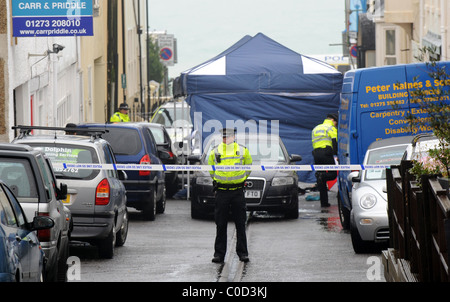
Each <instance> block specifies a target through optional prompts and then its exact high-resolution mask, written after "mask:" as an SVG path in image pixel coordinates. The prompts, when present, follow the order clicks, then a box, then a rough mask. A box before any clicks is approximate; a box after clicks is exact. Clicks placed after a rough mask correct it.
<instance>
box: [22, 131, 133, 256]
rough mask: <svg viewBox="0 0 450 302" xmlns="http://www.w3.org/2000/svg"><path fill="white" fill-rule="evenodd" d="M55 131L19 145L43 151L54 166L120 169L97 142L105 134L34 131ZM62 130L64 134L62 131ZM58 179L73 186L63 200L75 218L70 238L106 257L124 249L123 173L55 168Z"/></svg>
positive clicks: (27, 137)
mask: <svg viewBox="0 0 450 302" xmlns="http://www.w3.org/2000/svg"><path fill="white" fill-rule="evenodd" d="M36 128H37V129H41V130H42V129H44V130H47V129H48V130H49V131H52V132H53V133H52V134H51V135H48V134H46V135H44V134H42V135H28V134H27V133H28V132H27V131H26V130H27V129H29V128H22V134H21V135H20V136H19V137H18V138H17V139H15V140H14V142H15V143H20V144H27V145H29V146H32V147H34V148H39V149H41V150H42V151H43V152H45V154H46V155H47V156H48V157H49V158H50V159H51V161H52V163H53V164H54V165H55V164H63V163H66V164H67V163H78V164H79V163H94V164H116V160H115V156H114V153H113V151H112V148H111V146H110V144H109V143H108V142H107V141H106V140H104V139H101V138H99V137H98V134H99V133H101V132H104V131H105V130H104V129H103V130H98V131H95V130H92V131H89V130H83V131H81V130H80V131H78V133H77V135H66V134H64V133H61V132H60V130H64V129H68V128H53V127H52V128H47V127H34V129H36ZM58 131H59V132H58ZM54 170H55V175H56V178H57V179H59V180H61V181H64V182H65V183H66V184H67V186H68V192H67V193H68V194H67V198H66V199H65V200H63V203H64V205H66V206H67V207H68V208H69V209H70V211H71V213H72V216H73V231H72V234H71V239H74V240H78V241H83V242H89V243H91V244H93V245H96V246H97V247H98V249H99V255H100V257H103V258H112V257H113V256H114V247H115V246H122V245H123V244H124V243H125V240H126V238H127V234H128V212H127V207H126V190H125V186H124V184H123V183H122V181H121V180H123V179H125V178H126V174H125V172H123V171H121V170H107V169H78V168H65V169H64V168H63V167H61V165H60V166H59V167H58V166H57V165H55V168H54Z"/></svg>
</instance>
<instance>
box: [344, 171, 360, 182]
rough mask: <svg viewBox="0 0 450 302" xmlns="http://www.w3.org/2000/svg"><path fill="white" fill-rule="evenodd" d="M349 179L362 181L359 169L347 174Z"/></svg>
mask: <svg viewBox="0 0 450 302" xmlns="http://www.w3.org/2000/svg"><path fill="white" fill-rule="evenodd" d="M347 180H348V181H351V182H361V175H360V174H359V171H353V172H351V173H350V174H349V175H348V176H347Z"/></svg>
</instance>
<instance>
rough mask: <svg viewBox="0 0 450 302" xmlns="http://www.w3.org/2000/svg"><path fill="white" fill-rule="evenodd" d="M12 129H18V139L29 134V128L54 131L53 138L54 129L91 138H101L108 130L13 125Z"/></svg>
mask: <svg viewBox="0 0 450 302" xmlns="http://www.w3.org/2000/svg"><path fill="white" fill-rule="evenodd" d="M12 129H13V130H16V129H18V130H19V137H18V138H19V139H20V138H23V137H25V136H28V135H30V133H31V130H48V131H55V139H56V138H57V133H56V131H65V132H66V133H65V134H69V135H85V136H91V138H92V139H96V138H101V137H102V134H104V133H107V132H109V130H108V129H100V128H89V129H88V128H78V127H48V126H25V125H19V126H13V127H12Z"/></svg>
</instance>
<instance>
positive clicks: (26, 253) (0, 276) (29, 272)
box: [0, 180, 54, 282]
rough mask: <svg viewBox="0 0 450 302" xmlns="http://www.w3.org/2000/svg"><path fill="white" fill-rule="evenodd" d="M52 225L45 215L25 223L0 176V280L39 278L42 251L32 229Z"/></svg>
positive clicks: (23, 214)
mask: <svg viewBox="0 0 450 302" xmlns="http://www.w3.org/2000/svg"><path fill="white" fill-rule="evenodd" d="M53 225H54V221H53V220H52V219H51V218H50V217H46V216H35V217H34V219H33V222H31V223H28V221H27V219H26V216H25V213H24V212H23V210H22V207H21V206H20V203H19V202H18V201H17V199H16V197H15V196H14V194H13V193H12V191H11V190H10V189H9V188H8V186H7V185H6V184H5V183H4V182H3V181H1V180H0V282H8V281H9V282H13V281H34V282H36V281H43V276H44V275H43V273H44V264H45V254H44V251H43V250H42V249H41V246H40V243H39V240H38V238H37V235H36V232H34V231H36V230H43V229H49V228H52V227H53Z"/></svg>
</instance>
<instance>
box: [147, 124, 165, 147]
mask: <svg viewBox="0 0 450 302" xmlns="http://www.w3.org/2000/svg"><path fill="white" fill-rule="evenodd" d="M149 129H150V132H151V133H152V134H153V137H154V138H155V142H156V143H157V144H164V143H165V141H164V131H163V130H162V129H161V128H156V127H151V128H149Z"/></svg>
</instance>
